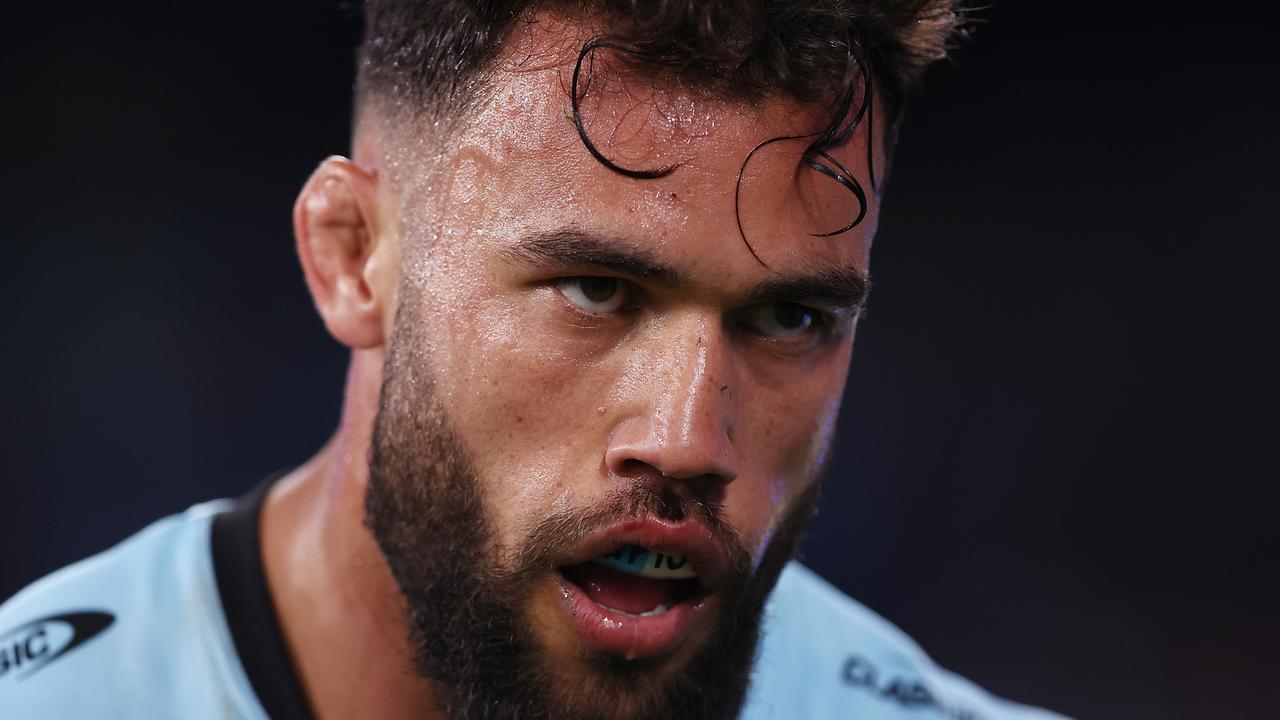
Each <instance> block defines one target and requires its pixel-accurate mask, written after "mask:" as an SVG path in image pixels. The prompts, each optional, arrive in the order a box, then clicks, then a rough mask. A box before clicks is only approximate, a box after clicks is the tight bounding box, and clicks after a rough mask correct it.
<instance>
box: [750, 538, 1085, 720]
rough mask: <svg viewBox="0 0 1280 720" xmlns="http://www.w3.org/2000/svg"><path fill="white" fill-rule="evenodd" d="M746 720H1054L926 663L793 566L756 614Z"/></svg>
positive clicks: (892, 632) (904, 639)
mask: <svg viewBox="0 0 1280 720" xmlns="http://www.w3.org/2000/svg"><path fill="white" fill-rule="evenodd" d="M763 633H764V637H763V638H762V639H761V648H760V655H759V657H758V658H757V661H756V666H755V675H754V677H753V679H752V686H751V694H750V695H749V696H748V705H747V708H746V711H745V712H744V713H743V718H745V719H746V720H766V719H769V718H776V719H778V720H781V719H782V718H836V717H840V718H850V717H857V718H869V719H871V718H875V719H877V720H879V719H882V718H883V719H885V720H889V719H897V718H903V719H904V720H905V719H906V718H912V719H917V718H920V719H923V718H928V719H930V720H932V719H933V718H939V719H945V720H1062V716H1060V715H1057V714H1056V713H1052V712H1049V711H1046V710H1040V709H1038V708H1032V707H1028V706H1025V705H1019V704H1016V703H1012V702H1009V701H1006V700H1002V699H1000V698H997V697H995V696H994V695H991V694H990V693H988V692H986V691H985V690H983V689H982V688H979V687H978V686H977V685H974V684H973V683H971V682H969V681H968V680H965V679H964V678H961V677H960V676H958V675H955V674H954V673H951V672H948V671H947V670H944V669H942V668H940V667H938V666H937V665H935V664H934V662H933V661H932V660H930V659H929V657H928V655H926V654H925V652H924V651H923V650H922V649H921V648H920V646H918V645H917V644H916V643H915V642H914V641H913V640H912V639H911V638H910V637H908V636H907V635H906V634H905V633H903V632H902V631H901V630H899V629H898V628H897V627H895V626H894V625H893V624H891V623H890V622H889V621H887V620H885V619H884V618H882V617H880V616H879V615H877V614H875V613H874V612H872V611H871V610H869V609H867V608H866V607H864V606H863V605H861V604H859V603H857V602H856V601H854V600H853V599H851V598H849V597H848V596H846V595H845V594H843V593H841V592H840V591H839V590H837V589H836V588H835V587H833V586H832V585H831V584H830V583H828V582H827V581H825V580H823V579H822V578H820V577H818V576H817V575H816V574H814V573H813V571H811V570H809V569H808V568H805V567H804V566H802V565H800V564H799V563H792V564H791V565H790V566H788V567H787V569H786V570H785V571H783V573H782V576H781V578H779V580H778V585H777V587H776V588H775V589H774V592H773V595H772V596H771V598H770V602H769V605H768V607H767V609H766V611H765V620H764V625H763Z"/></svg>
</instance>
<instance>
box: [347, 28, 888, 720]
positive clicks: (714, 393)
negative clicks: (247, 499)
mask: <svg viewBox="0 0 1280 720" xmlns="http://www.w3.org/2000/svg"><path fill="white" fill-rule="evenodd" d="M555 35H556V31H555V29H554V27H552V28H547V29H537V28H535V29H534V30H530V31H528V33H527V34H522V33H517V38H516V42H514V43H513V47H512V48H510V49H509V50H508V52H507V53H506V56H507V57H508V58H515V60H514V61H510V62H505V63H500V65H499V68H500V70H499V72H497V73H496V75H495V78H494V81H493V83H494V85H493V94H492V100H491V102H488V103H487V104H484V106H483V107H482V108H481V109H479V110H477V111H476V113H475V115H474V117H472V118H470V119H468V120H467V121H466V122H465V123H464V124H463V126H462V127H461V128H460V129H459V130H458V132H457V134H456V135H455V136H454V140H455V142H453V143H452V144H451V145H450V147H449V148H448V149H447V150H446V151H444V152H443V154H442V155H440V156H439V157H436V158H432V159H431V160H430V162H421V158H417V157H415V155H414V151H413V150H412V149H411V148H409V147H407V146H411V145H412V143H402V147H401V148H400V149H399V150H393V151H391V158H390V160H391V162H392V163H393V166H394V169H393V174H395V175H396V176H397V179H398V180H399V185H400V188H399V190H400V197H399V205H400V207H401V209H402V214H401V218H400V223H401V227H402V243H401V248H402V249H401V253H402V263H403V266H402V267H403V272H402V281H401V285H400V287H399V290H398V293H399V294H398V297H397V299H396V304H397V307H398V310H397V318H396V322H395V327H394V332H393V343H392V349H391V353H390V358H389V360H388V363H387V372H386V377H385V384H384V387H383V397H382V403H381V406H380V412H379V416H378V421H377V428H376V429H375V438H374V451H373V461H372V463H371V480H370V490H369V499H368V511H369V525H370V527H371V529H372V530H373V532H374V535H375V537H376V538H377V539H378V541H379V543H380V545H381V546H382V548H383V550H384V552H385V553H386V554H387V556H388V560H389V563H390V564H391V567H392V570H393V572H394V574H395V575H396V579H397V581H398V582H399V584H400V587H401V590H402V591H403V592H404V594H405V596H406V599H407V601H408V605H409V610H410V617H411V621H412V623H413V625H414V637H415V642H416V643H417V645H418V646H419V647H418V649H419V654H420V656H421V657H420V658H419V661H420V662H419V664H420V666H421V667H420V669H421V670H422V671H423V672H424V673H426V674H428V675H430V676H432V677H434V678H435V679H437V680H439V681H441V683H442V684H443V685H445V686H449V687H447V688H446V689H445V690H443V691H442V697H444V700H443V703H444V705H446V706H447V707H448V708H449V709H451V710H452V711H454V712H456V713H463V712H465V711H467V709H468V708H470V709H471V710H470V711H478V712H481V713H482V714H483V715H484V716H486V717H497V716H499V715H500V714H501V713H500V712H498V711H497V710H496V709H497V708H500V707H506V708H508V711H509V712H511V714H513V715H520V714H528V713H530V712H533V710H532V708H535V707H541V708H548V707H549V708H551V709H552V710H553V712H552V714H568V713H570V712H574V713H580V714H581V715H582V716H584V717H606V716H615V715H616V716H628V715H646V714H649V715H652V714H662V715H668V714H674V713H675V712H676V711H677V710H676V709H677V708H684V710H685V711H686V712H688V713H689V714H690V715H693V716H700V717H708V716H711V715H712V713H716V712H719V713H723V714H727V715H733V714H735V713H736V711H737V708H738V707H739V705H740V703H741V699H742V692H743V689H744V688H745V683H746V678H747V672H748V670H749V667H750V663H751V660H752V651H753V648H754V643H755V639H756V634H755V629H756V625H757V624H758V619H759V608H760V605H761V603H762V602H763V599H764V597H765V595H766V594H767V592H768V590H769V588H771V587H772V585H773V582H774V580H775V579H776V575H777V573H778V572H779V571H780V569H781V567H782V565H783V564H784V562H785V560H786V559H787V558H788V557H789V556H790V554H791V552H792V551H793V549H794V543H795V541H796V537H797V535H798V533H799V531H800V529H801V528H802V527H803V525H804V520H805V519H806V517H807V515H808V514H809V510H810V508H811V505H812V501H813V498H814V497H815V495H816V492H815V490H816V482H817V477H818V475H819V472H820V468H821V465H822V463H823V461H824V459H825V457H826V454H827V446H828V443H829V440H830V437H831V433H832V430H833V426H834V422H835V418H836V413H837V410H838V406H839V399H840V397H841V392H842V390H843V386H844V381H845V376H846V371H847V369H848V364H849V357H850V352H851V349H852V341H853V325H854V321H855V320H856V312H855V311H856V303H857V301H858V300H860V298H859V297H858V291H859V286H858V280H859V278H861V277H864V276H865V274H866V269H867V255H868V251H869V246H870V238H871V234H872V232H873V230H874V227H875V222H876V209H877V208H876V207H875V204H874V203H875V199H874V198H871V202H872V206H871V207H870V208H869V213H868V216H867V219H866V220H865V221H864V222H863V223H862V224H861V225H859V226H858V227H857V228H855V229H854V230H852V231H850V232H848V233H845V234H843V235H839V236H836V237H833V238H817V237H813V235H812V234H813V233H820V232H823V231H826V230H830V229H833V228H838V227H842V226H843V225H845V224H846V223H847V222H848V221H849V220H850V219H851V218H852V217H853V216H854V215H856V213H857V207H856V204H855V202H854V200H853V198H852V197H851V196H849V195H847V194H845V193H843V191H841V190H840V188H839V186H838V185H837V184H836V183H833V182H830V181H829V180H828V179H826V178H822V177H820V176H818V175H817V174H816V173H813V172H810V171H808V170H806V169H800V168H801V167H802V165H801V163H800V152H801V150H802V149H803V148H804V146H805V144H806V143H805V142H804V141H796V142H781V143H774V144H772V145H770V146H768V147H767V148H766V149H765V150H763V151H761V152H759V153H757V154H756V155H755V157H754V158H753V159H752V161H751V163H750V164H749V165H747V166H746V168H745V171H744V174H743V177H742V182H741V192H740V195H739V197H738V198H737V200H738V202H737V207H738V211H737V212H735V187H736V185H737V179H738V175H739V171H740V170H742V169H743V162H744V160H745V159H746V157H747V156H748V154H749V153H750V152H751V150H752V148H753V147H755V146H756V145H757V144H758V143H760V142H761V141H764V140H767V139H769V138H772V137H777V136H792V135H802V134H806V133H811V132H814V131H816V130H818V129H820V127H821V126H822V125H823V124H824V123H825V122H826V121H827V120H828V119H829V118H828V117H826V116H825V114H824V113H823V111H822V110H820V109H814V108H809V107H804V106H800V105H797V104H795V103H792V102H790V101H788V100H783V99H773V100H767V101H763V102H759V103H754V104H751V105H746V104H741V103H730V102H724V101H720V100H714V99H709V98H705V97H698V96H697V95H696V94H692V93H688V92H682V91H681V90H680V89H679V88H672V87H664V86H662V85H661V84H660V83H654V82H653V81H652V80H644V79H640V78H638V77H631V78H630V79H627V77H626V76H624V75H622V74H619V73H614V74H609V73H606V72H605V68H607V67H609V66H608V65H607V63H606V62H604V59H603V58H602V59H601V62H598V63H597V65H596V77H595V78H594V79H593V80H592V84H591V85H590V87H589V90H588V93H587V95H586V96H585V97H584V98H583V100H582V104H581V108H582V113H583V121H584V126H585V128H586V130H587V132H588V133H589V135H590V136H591V137H592V139H593V140H594V142H595V143H596V145H597V146H598V147H599V148H600V150H601V151H602V152H603V153H604V154H605V156H606V157H609V158H610V159H611V160H613V161H614V162H616V163H618V164H619V165H622V166H624V167H629V168H637V169H651V168H655V167H660V166H664V165H668V164H671V163H679V165H678V167H677V169H676V170H675V171H674V172H672V173H671V174H670V175H668V176H666V177H663V178H660V179H653V180H637V179H632V178H628V177H625V176H622V175H619V174H617V173H615V172H612V171H611V170H609V169H608V168H606V167H605V166H604V165H602V164H601V163H600V162H598V161H597V160H596V159H594V158H593V157H592V156H591V155H590V154H589V153H588V152H587V150H586V149H585V148H584V146H583V144H582V142H581V140H580V139H579V137H578V135H577V131H576V129H575V127H574V125H573V124H572V122H571V119H570V117H569V111H570V102H569V97H568V94H567V92H566V88H567V87H568V76H569V73H570V72H571V71H572V59H573V56H574V54H575V52H576V47H578V46H580V44H581V43H580V42H579V43H578V44H577V46H574V43H573V42H571V41H564V40H559V41H557V40H556V37H555ZM517 61H522V62H519V67H518V69H516V68H515V65H516V64H517ZM865 142H866V141H865V136H864V133H861V132H860V133H857V134H856V135H855V137H854V139H853V140H852V141H851V142H849V143H848V144H847V145H846V146H844V147H841V148H838V149H836V150H835V151H833V154H835V155H836V157H837V158H838V159H840V160H841V161H842V162H843V163H844V164H845V166H846V167H848V168H850V169H851V170H854V172H855V173H856V174H857V175H858V176H859V177H861V178H864V185H865V184H866V182H865V178H866V168H865V163H864V162H859V159H860V158H862V157H864V156H865V144H864V143H865ZM417 167H421V168H422V169H421V170H420V171H418V170H416V169H415V168H417ZM428 168H429V169H428ZM855 168H856V169H855ZM739 220H740V222H741V227H742V231H743V232H744V233H745V236H746V238H747V240H748V241H749V242H750V244H751V249H748V246H747V245H746V244H745V243H744V241H743V237H742V235H741V234H740V233H739ZM752 250H754V251H755V253H756V254H757V255H758V256H759V258H760V260H757V258H756V257H755V256H753V254H752ZM761 260H762V261H763V263H765V264H767V267H766V265H765V264H762V262H761ZM644 551H647V555H641V553H642V552H644ZM607 555H614V559H615V560H616V559H618V558H622V559H623V560H635V561H636V562H635V563H634V564H633V565H632V566H631V567H630V568H629V569H621V568H619V567H618V563H616V562H614V563H611V562H610V561H609V560H607V559H605V560H603V561H602V562H595V560H596V559H600V558H602V557H603V556H607ZM610 565H612V567H611V566H610ZM641 566H643V567H645V568H649V569H648V570H646V571H644V572H642V573H641V574H636V573H637V571H638V568H639V567H641ZM655 567H656V568H658V572H654V570H653V568H655ZM690 570H692V573H690V572H689V571H690ZM690 695H701V696H703V697H699V698H696V699H693V698H690V697H689V696H690ZM503 703H506V704H505V705H503Z"/></svg>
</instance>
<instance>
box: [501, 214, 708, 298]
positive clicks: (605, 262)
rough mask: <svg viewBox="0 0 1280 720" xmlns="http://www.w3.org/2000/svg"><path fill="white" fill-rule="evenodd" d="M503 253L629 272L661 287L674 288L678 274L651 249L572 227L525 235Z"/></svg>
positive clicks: (555, 263) (555, 264) (529, 260)
mask: <svg viewBox="0 0 1280 720" xmlns="http://www.w3.org/2000/svg"><path fill="white" fill-rule="evenodd" d="M502 254H503V255H504V256H505V257H506V258H507V259H508V260H512V261H515V262H522V263H527V264H531V265H535V266H548V267H593V268H600V269H602V270H612V271H614V272H618V273H623V274H626V275H630V276H632V277H635V278H639V279H641V280H646V281H648V282H652V283H654V284H656V285H661V286H663V287H677V286H679V285H680V284H681V283H682V282H683V280H682V277H681V274H680V273H679V272H677V271H676V270H675V269H674V268H672V267H670V266H669V265H664V264H662V263H661V262H660V261H659V260H658V258H657V256H656V255H655V254H654V253H653V252H652V251H650V250H647V249H645V248H641V247H636V246H635V245H633V244H631V243H628V242H626V241H624V240H621V239H615V238H607V237H604V236H602V235H597V234H595V233H590V232H586V231H583V230H578V229H575V228H562V229H559V230H550V231H546V232H537V233H533V234H531V235H526V236H525V237H523V238H521V239H520V240H518V241H517V242H516V244H515V245H512V246H511V247H508V248H504V249H503V250H502Z"/></svg>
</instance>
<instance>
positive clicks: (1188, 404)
mask: <svg viewBox="0 0 1280 720" xmlns="http://www.w3.org/2000/svg"><path fill="white" fill-rule="evenodd" d="M1258 7H1265V6H1261V5H1245V4H1243V3H1230V2H1226V3H1212V4H1203V3H1196V4H1185V5H1184V4H1176V3H1165V2H1130V3H1107V4H1103V5H1093V6H1084V7H1082V6H1080V5H1078V4H1068V3H1026V2H1013V1H1005V2H997V3H996V4H995V5H992V6H990V7H988V8H987V9H985V10H983V11H982V12H981V13H979V17H980V18H981V20H982V22H981V23H980V24H977V25H975V28H976V34H975V36H974V38H973V40H972V41H971V42H968V43H966V44H965V45H964V46H963V47H961V48H960V49H959V50H957V51H956V52H955V53H954V59H953V61H952V62H951V63H948V64H944V65H942V66H940V67H937V68H935V69H934V70H933V71H931V72H930V74H929V75H928V76H927V78H926V82H925V86H924V91H923V93H921V94H919V95H918V97H916V98H915V99H914V100H913V102H912V104H911V107H910V109H909V112H908V116H907V120H906V123H905V126H904V128H903V132H902V142H901V144H900V146H899V150H898V155H897V163H896V166H895V168H894V177H893V179H892V182H891V184H890V186H889V188H888V195H887V198H886V205H885V209H884V214H883V217H882V223H881V232H880V235H879V238H878V240H877V242H876V246H875V251H874V256H873V257H874V260H873V274H874V277H875V282H876V290H875V292H874V294H873V297H872V300H871V306H870V315H869V317H868V318H867V319H866V321H865V322H864V324H863V326H862V328H861V330H860V332H859V335H858V341H857V351H856V353H855V359H854V368H853V371H852V376H851V379H850V383H849V387H848V394H847V397H846V400H845V410H844V414H843V417H842V421H841V428H840V441H839V444H838V449H837V453H838V455H837V462H836V464H835V466H834V469H833V471H832V473H831V476H830V478H829V479H828V482H827V494H826V499H825V505H824V509H823V511H822V513H821V514H820V516H819V519H818V520H817V522H816V524H815V525H814V527H813V530H812V533H811V535H810V537H809V539H808V540H807V541H806V544H805V551H804V554H805V559H806V561H807V562H808V563H809V564H810V565H812V566H813V567H815V568H817V569H818V570H819V571H820V572H822V573H823V574H824V575H826V576H827V577H828V578H830V579H831V580H832V581H833V582H835V583H836V584H837V585H838V586H839V587H841V588H842V589H843V590H845V591H846V592H848V593H849V594H851V595H853V596H854V597H856V598H858V599H859V600H861V601H862V602H864V603H866V604H867V605H869V606H870V607H872V608H873V609H875V610H877V611H878V612H880V613H882V614H884V615H886V616H887V617H889V618H890V619H891V620H893V621H894V622H895V623H897V624H898V625H900V626H901V627H902V628H903V629H905V630H906V631H907V632H908V633H910V634H911V635H912V636H913V637H915V638H916V639H917V640H918V641H919V642H920V643H921V644H922V645H923V646H924V647H925V648H926V649H927V650H928V651H929V652H930V653H931V654H932V655H933V657H934V658H935V659H936V660H937V661H938V662H939V663H941V664H942V665H944V666H946V667H949V668H951V669H953V670H956V671H958V672H960V673H962V674H964V675H967V676H969V677H971V678H972V679H974V680H975V681H977V682H978V683H980V684H982V685H984V686H986V687H988V688H989V689H991V690H992V691H994V692H996V693H998V694H1001V695H1005V696H1008V697H1011V698H1013V699H1017V700H1022V701H1028V702H1034V703H1037V704H1043V705H1046V706H1048V707H1050V708H1053V709H1056V710H1059V711H1061V712H1064V713H1068V714H1071V715H1075V716H1079V717H1085V718H1180V717H1197V718H1240V719H1248V718H1275V717H1280V700H1277V697H1276V690H1275V688H1276V679H1275V678H1276V674H1277V670H1280V662H1277V659H1276V649H1277V648H1280V620H1277V607H1278V603H1280V592H1278V587H1277V586H1278V583H1277V577H1276V576H1277V570H1276V567H1277V562H1276V552H1277V550H1280V542H1278V540H1277V533H1276V516H1277V511H1278V509H1280V505H1278V503H1277V500H1278V499H1280V493H1278V492H1277V491H1276V490H1275V488H1274V486H1275V484H1276V481H1277V480H1280V473H1278V472H1277V452H1276V451H1277V448H1278V446H1280V443H1277V429H1278V428H1277V420H1276V418H1277V411H1278V410H1280V402H1278V401H1280V383H1277V381H1276V379H1275V375H1276V372H1277V368H1280V352H1278V347H1280V343H1277V330H1276V327H1277V323H1276V321H1275V311H1276V310H1277V309H1280V308H1277V303H1276V302H1275V294H1276V287H1277V261H1280V251H1278V250H1277V239H1278V237H1280V236H1278V234H1277V232H1276V230H1275V227H1274V226H1275V222H1274V209H1275V208H1276V206H1277V199H1276V198H1277V191H1278V190H1280V183H1277V182H1276V179H1275V173H1276V167H1277V164H1278V163H1277V161H1278V160H1280V158H1278V157H1277V155H1278V153H1277V146H1278V145H1280V143H1277V141H1276V138H1275V133H1276V130H1275V128H1276V127H1277V123H1276V120H1277V114H1276V113H1275V104H1276V99H1277V98H1276V95H1277V87H1278V84H1277V81H1276V72H1275V71H1276V62H1275V60H1274V57H1273V56H1274V51H1273V49H1272V48H1273V46H1274V45H1275V40H1274V39H1273V37H1271V36H1272V35H1274V33H1273V32H1272V31H1271V29H1270V28H1272V27H1274V23H1273V22H1272V21H1271V20H1269V19H1268V18H1267V17H1264V16H1260V15H1259V14H1258V13H1259V11H1258V10H1257V9H1256V8H1258ZM1262 12H1264V13H1265V12H1266V11H1262ZM3 16H4V20H3V22H2V23H0V25H2V26H3V27H4V30H3V36H4V43H3V53H4V62H3V63H2V65H0V73H3V88H4V101H3V113H0V115H2V116H3V120H0V122H2V123H3V138H4V153H3V156H2V159H0V163H2V164H0V189H2V190H3V192H0V210H2V213H0V218H2V219H0V223H2V224H0V240H3V245H0V247H2V248H3V256H4V258H3V263H2V267H3V268H4V272H3V275H2V276H0V277H2V280H0V292H3V298H2V302H0V333H2V334H0V338H2V340H0V342H3V348H4V351H3V353H0V363H2V365H0V383H2V384H0V393H2V394H0V397H3V409H2V410H0V443H3V445H2V446H0V452H2V458H3V460H2V462H3V470H0V508H3V524H2V527H3V531H2V532H0V537H3V541H0V599H3V598H7V597H8V596H10V595H11V594H13V593H14V592H16V591H17V590H18V589H19V588H21V587H22V586H24V585H26V584H27V583H29V582H31V581H33V580H35V579H36V578H38V577H40V576H41V575H44V574H46V573H48V572H50V571H52V570H53V569H55V568H57V567H59V566H62V565H64V564H66V563H68V562H71V561H73V560H75V559H78V558H80V557H83V556H85V555H87V554H90V553H92V552H95V551H97V550H100V549H102V548H105V547H107V546H109V545H111V544H113V543H115V542H117V541H119V540H121V539H123V538H124V537H126V536H128V535H129V534H131V533H133V532H135V531H136V530H138V529H139V528H141V527H143V526H144V525H145V524H147V523H148V522H150V521H152V520H153V519H155V518H158V517H160V516H162V515H165V514H168V513H173V512H176V511H179V510H181V509H183V508H185V507H187V506H188V505H190V504H192V503H195V502H198V501H200V500H204V499H208V498H213V497H220V496H228V495H236V494H239V493H241V492H244V491H245V490H247V489H249V488H250V487H251V486H253V485H254V484H256V483H257V482H258V481H259V480H260V479H262V478H263V477H264V476H265V475H267V474H268V473H270V472H272V471H274V470H277V469H280V468H285V467H289V466H291V465H294V464H296V463H299V462H300V461H302V460H304V459H305V458H307V457H308V456H309V455H310V454H311V453H312V452H313V451H314V450H316V449H317V448H318V447H319V446H320V445H321V443H322V442H323V441H324V440H325V438H326V437H327V435H328V433H329V432H330V431H331V430H332V428H333V427H334V426H335V423H336V420H337V411H338V408H339V403H340V391H341V386H342V382H343V371H344V367H345V353H344V352H343V350H342V349H341V348H340V347H339V346H338V345H337V344H336V343H334V342H333V341H331V340H330V339H329V338H328V336H327V335H326V333H325V331H324V329H323V327H322V326H321V324H320V322H319V320H318V319H317V317H316V315H315V313H314V311H313V309H312V307H311V303H310V300H309V299H308V296H307V293H306V289H305V287H304V285H303V282H302V277H301V274H300V272H299V270H298V268H297V264H296V261H295V258H294V251H293V246H292V240H291V230H290V222H289V212H290V207H291V203H292V201H293V198H294V195H295V193H296V192H297V190H298V188H299V187H300V186H301V184H302V182H303V180H304V179H305V178H306V177H307V175H308V173H309V172H310V171H311V169H312V168H313V167H314V166H315V165H316V163H317V162H318V161H319V160H321V159H322V158H323V157H325V156H326V155H328V154H330V153H342V152H345V151H346V147H347V136H348V132H349V114H350V113H349V105H350V101H349V94H350V84H351V79H352V51H353V48H354V46H355V44H356V42H357V40H358V36H359V19H358V10H357V9H355V8H353V7H348V6H346V5H340V4H339V3H338V2H337V0H322V1H321V2H315V1H314V0H313V1H312V2H300V1H297V2H270V3H252V4H243V3H177V2H168V3H165V2H141V3H128V4H125V5H121V4H118V3H88V2H79V3H76V2H72V3H22V4H14V5H12V6H9V7H7V8H6V9H5V10H4V11H3Z"/></svg>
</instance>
